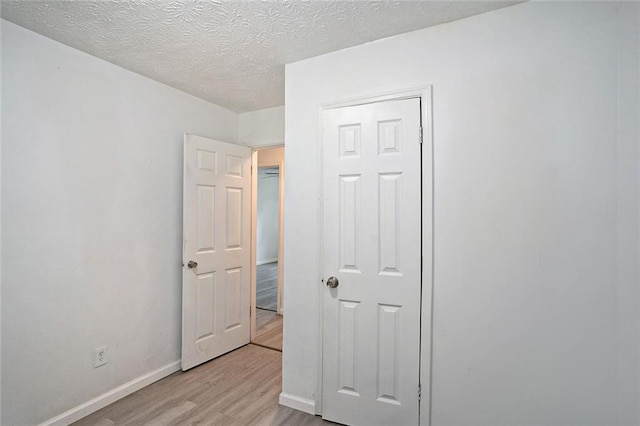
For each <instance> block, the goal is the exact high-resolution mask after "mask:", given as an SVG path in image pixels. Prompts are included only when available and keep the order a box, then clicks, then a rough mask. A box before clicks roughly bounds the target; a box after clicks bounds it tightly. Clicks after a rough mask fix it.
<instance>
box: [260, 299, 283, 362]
mask: <svg viewBox="0 0 640 426" xmlns="http://www.w3.org/2000/svg"><path fill="white" fill-rule="evenodd" d="M253 343H255V344H257V345H260V346H266V347H268V348H272V349H275V350H278V351H280V352H282V315H277V314H276V313H275V312H271V311H267V310H264V309H256V337H255V339H253Z"/></svg>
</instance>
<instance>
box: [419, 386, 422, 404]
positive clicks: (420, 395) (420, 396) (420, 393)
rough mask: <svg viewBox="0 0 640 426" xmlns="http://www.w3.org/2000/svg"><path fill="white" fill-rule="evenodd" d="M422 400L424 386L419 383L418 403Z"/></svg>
mask: <svg viewBox="0 0 640 426" xmlns="http://www.w3.org/2000/svg"><path fill="white" fill-rule="evenodd" d="M421 399H422V384H420V383H418V401H420V400H421Z"/></svg>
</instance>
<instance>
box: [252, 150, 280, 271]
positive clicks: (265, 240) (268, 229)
mask: <svg viewBox="0 0 640 426" xmlns="http://www.w3.org/2000/svg"><path fill="white" fill-rule="evenodd" d="M258 155H260V153H258ZM273 172H276V173H277V172H278V168H277V167H276V168H273V167H269V168H265V167H260V168H259V169H258V209H257V210H258V212H257V213H258V214H257V232H256V244H257V247H256V261H257V263H258V264H262V263H267V261H268V262H275V261H277V260H278V211H279V207H280V197H279V192H280V191H279V187H280V181H279V177H278V175H270V174H267V173H273Z"/></svg>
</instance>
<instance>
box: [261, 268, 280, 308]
mask: <svg viewBox="0 0 640 426" xmlns="http://www.w3.org/2000/svg"><path fill="white" fill-rule="evenodd" d="M256 307H257V308H261V309H268V310H270V311H274V312H275V311H277V308H278V262H271V263H265V264H264V265H258V266H256Z"/></svg>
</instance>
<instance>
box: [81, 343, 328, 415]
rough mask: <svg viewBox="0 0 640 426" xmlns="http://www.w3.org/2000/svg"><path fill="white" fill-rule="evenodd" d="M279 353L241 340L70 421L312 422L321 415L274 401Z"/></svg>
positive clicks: (278, 381)
mask: <svg viewBox="0 0 640 426" xmlns="http://www.w3.org/2000/svg"><path fill="white" fill-rule="evenodd" d="M281 376H282V354H281V353H280V352H277V351H274V350H271V349H265V348H262V347H259V346H256V345H247V346H244V347H242V348H240V349H237V350H235V351H233V352H230V353H228V354H226V355H223V356H221V357H219V358H217V359H214V360H212V361H209V362H207V363H205V364H202V365H200V366H198V367H196V368H193V369H191V370H189V371H186V372H177V373H174V374H172V375H170V376H168V377H166V378H164V379H162V380H160V381H158V382H155V383H153V384H151V385H149V386H147V387H145V388H143V389H140V390H139V391H137V392H134V393H132V394H131V395H129V396H127V397H125V398H123V399H121V400H120V401H117V402H115V403H113V404H111V405H109V406H107V407H105V408H103V409H102V410H99V411H96V412H95V413H93V414H91V415H90V416H88V417H85V418H84V419H81V420H79V421H78V422H76V423H74V425H76V426H89V425H92V426H95V425H99V426H116V425H117V426H121V425H122V426H127V425H149V426H160V425H176V426H177V425H200V426H203V425H211V426H218V425H224V426H235V425H238V426H240V425H243V426H253V425H261V426H263V425H264V426H280V425H296V426H298V425H299V426H316V425H329V424H333V423H331V422H326V421H324V420H322V418H320V417H317V416H313V415H310V414H307V413H303V412H301V411H296V410H293V409H291V408H288V407H283V406H280V405H278V396H279V394H280V392H281V387H282V384H281Z"/></svg>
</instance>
